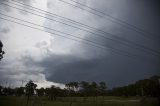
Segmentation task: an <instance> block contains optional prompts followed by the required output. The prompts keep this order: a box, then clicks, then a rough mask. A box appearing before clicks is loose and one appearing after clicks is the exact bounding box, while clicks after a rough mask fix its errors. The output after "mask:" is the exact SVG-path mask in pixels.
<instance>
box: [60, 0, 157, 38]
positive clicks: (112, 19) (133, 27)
mask: <svg viewBox="0 0 160 106" xmlns="http://www.w3.org/2000/svg"><path fill="white" fill-rule="evenodd" d="M58 1H61V2H63V3H65V4H68V5H71V6H73V7H76V8H79V9H81V10H84V11H86V12H89V13H91V14H93V15H96V16H99V17H101V18H104V19H106V20H109V21H111V22H113V23H116V24H119V25H121V26H124V27H126V28H128V29H130V30H134V31H135V32H137V33H139V34H141V35H142V36H143V37H146V38H149V39H152V40H155V39H154V38H153V37H151V36H150V35H151V34H152V33H150V32H147V31H145V30H143V29H140V28H138V27H137V26H135V25H132V24H129V23H127V22H126V21H123V20H121V19H119V18H116V17H113V16H111V15H109V14H105V13H103V12H100V11H99V10H96V9H94V8H92V7H89V6H86V5H84V4H82V3H79V2H76V1H74V0H71V1H72V2H75V3H77V4H79V5H81V6H84V7H87V8H89V9H91V10H93V11H94V12H93V11H89V10H87V9H85V8H82V7H79V6H77V5H74V4H72V3H70V2H67V1H64V0H58ZM96 12H98V13H100V14H101V15H100V14H97V13H96ZM106 16H107V17H109V18H106ZM148 33H149V34H148ZM152 35H153V34H152Z"/></svg>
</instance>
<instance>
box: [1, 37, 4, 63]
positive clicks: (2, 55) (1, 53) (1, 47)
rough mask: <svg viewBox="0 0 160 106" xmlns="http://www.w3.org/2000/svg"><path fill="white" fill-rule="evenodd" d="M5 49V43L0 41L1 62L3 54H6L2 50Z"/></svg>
mask: <svg viewBox="0 0 160 106" xmlns="http://www.w3.org/2000/svg"><path fill="white" fill-rule="evenodd" d="M2 47H3V43H2V42H1V40H0V60H1V59H2V58H3V54H5V52H4V51H3V50H2Z"/></svg>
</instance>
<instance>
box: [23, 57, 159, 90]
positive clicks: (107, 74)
mask: <svg viewBox="0 0 160 106" xmlns="http://www.w3.org/2000/svg"><path fill="white" fill-rule="evenodd" d="M122 61H123V62H122ZM126 61H127V62H126ZM25 64H30V65H33V66H37V67H43V68H44V72H42V73H44V74H45V75H46V78H47V80H49V81H53V82H58V83H67V82H69V81H96V82H99V81H106V82H107V84H108V86H109V87H114V86H122V85H126V84H129V83H132V82H134V81H136V80H139V79H142V78H146V77H149V76H151V75H157V74H160V73H159V71H158V70H159V69H160V68H159V66H158V65H155V64H150V63H148V62H142V61H138V60H132V59H127V58H125V57H119V56H116V55H113V56H110V57H108V56H105V57H101V58H92V59H82V58H78V57H76V56H70V55H51V56H49V57H48V58H45V59H43V60H42V61H40V62H36V61H26V62H25ZM135 67H136V68H135Z"/></svg>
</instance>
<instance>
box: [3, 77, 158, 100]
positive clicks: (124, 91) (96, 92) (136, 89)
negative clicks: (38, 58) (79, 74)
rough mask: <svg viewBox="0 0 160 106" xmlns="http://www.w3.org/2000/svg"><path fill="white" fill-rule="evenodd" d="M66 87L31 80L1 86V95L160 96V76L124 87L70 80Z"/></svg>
mask: <svg viewBox="0 0 160 106" xmlns="http://www.w3.org/2000/svg"><path fill="white" fill-rule="evenodd" d="M65 86H66V87H65V88H64V89H61V88H59V87H56V86H54V85H53V86H51V87H49V88H40V89H37V85H36V84H35V83H34V82H33V81H29V82H28V83H27V84H26V85H25V87H17V88H10V87H7V88H6V87H3V86H0V95H1V96H27V97H28V99H29V97H30V96H33V95H34V96H38V97H41V96H46V97H48V99H50V100H56V99H57V97H75V96H78V97H80V96H83V97H89V96H92V97H97V96H103V97H104V96H149V97H160V77H159V76H153V77H151V78H149V79H144V80H139V81H137V82H136V83H135V84H130V85H128V86H124V87H117V88H113V89H111V90H107V86H106V83H105V82H100V83H96V82H91V83H89V82H86V81H82V82H69V83H67V84H66V85H65Z"/></svg>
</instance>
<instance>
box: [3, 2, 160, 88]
mask: <svg viewBox="0 0 160 106" xmlns="http://www.w3.org/2000/svg"><path fill="white" fill-rule="evenodd" d="M15 1H18V2H20V3H22V4H19V3H17V2H15ZM15 1H14V0H8V2H7V1H6V0H0V2H1V4H0V18H3V19H8V20H12V21H16V22H19V23H21V24H25V25H28V26H32V27H36V28H38V29H40V30H36V29H33V28H29V27H26V26H23V25H19V24H16V23H13V22H8V21H6V20H2V19H0V40H1V41H2V42H3V44H4V47H3V50H4V51H5V52H6V54H5V55H4V58H3V59H2V61H0V84H2V85H4V86H11V87H16V86H24V85H25V83H27V81H29V80H33V81H34V82H35V83H36V84H38V87H49V86H51V85H56V86H60V87H64V84H65V83H68V82H70V81H79V82H80V81H89V82H92V81H95V82H100V81H105V82H106V84H107V86H108V87H109V88H112V87H117V86H124V85H127V84H130V83H134V82H135V81H137V80H140V79H144V78H148V77H151V76H153V75H160V71H159V70H160V47H159V45H160V36H159V35H158V34H159V33H160V30H159V28H160V20H159V19H160V14H159V10H160V6H159V5H160V3H159V1H158V0H154V1H153V0H119V1H118V0H74V1H76V2H79V3H82V4H84V5H87V6H89V7H92V8H94V9H96V10H99V11H101V12H103V13H105V14H106V15H105V16H104V15H103V14H101V13H98V12H96V11H93V10H91V9H89V8H86V7H84V6H82V5H80V4H77V3H75V2H73V1H72V0H63V1H65V2H68V3H72V4H73V5H75V6H77V7H80V8H81V9H79V8H77V7H74V6H71V5H69V4H67V3H65V2H62V1H61V0H15ZM18 5H19V6H18ZM26 5H29V6H32V7H36V8H39V9H42V10H44V11H46V12H44V11H39V12H37V11H33V10H31V9H32V8H30V7H29V6H26ZM13 7H16V8H19V9H16V8H13ZM25 7H26V8H25ZM86 10H87V11H86ZM27 11H29V12H32V14H31V13H29V12H27ZM49 13H52V16H51V14H49ZM2 14H3V15H2ZM4 14H5V15H8V16H11V17H15V18H18V19H21V20H25V21H28V22H31V23H34V24H38V25H39V26H36V25H33V24H29V23H25V22H22V21H20V20H16V19H13V18H11V17H7V16H4ZM35 14H36V15H35ZM55 14H56V16H55ZM53 15H54V16H53ZM101 15H102V16H103V17H102V16H101ZM57 16H61V17H65V18H67V19H70V20H74V21H76V22H79V23H82V24H85V25H88V26H91V27H93V28H94V30H93V29H91V28H90V29H88V28H86V27H83V26H82V25H81V26H80V25H74V24H73V23H70V21H67V20H66V19H64V18H59V17H57ZM108 16H109V17H108ZM113 17H114V18H113ZM55 20H56V21H55ZM120 20H122V21H123V22H122V21H120ZM57 21H58V22H57ZM59 22H60V23H59ZM124 22H127V23H129V25H126V24H125V23H124ZM62 23H65V24H62ZM68 25H69V26H68ZM131 25H134V26H136V27H137V28H140V29H142V30H143V31H139V30H138V31H137V29H135V28H133V26H131ZM41 26H42V27H41ZM72 26H75V27H72ZM77 27H78V28H77ZM95 29H96V30H95ZM55 30H58V31H61V32H63V34H62V33H60V32H56V31H55ZM98 30H99V31H98ZM102 31H103V32H102ZM48 32H49V33H48ZM104 32H105V33H104ZM64 33H65V34H64ZM66 33H67V34H66ZM108 33H110V34H108ZM57 34H58V35H57ZM59 35H63V36H64V37H62V36H59ZM70 35H73V36H75V37H77V38H74V37H73V36H72V37H71V36H70ZM65 37H69V39H67V38H65ZM78 37H80V38H81V39H78ZM117 38H118V39H123V40H125V41H129V42H133V43H132V44H130V45H131V46H126V44H125V45H124V43H120V42H115V41H113V40H110V39H117ZM71 39H74V40H71ZM82 39H86V40H88V41H92V42H94V45H95V43H97V44H100V45H103V47H95V46H92V45H90V44H91V43H90V42H88V41H84V40H82ZM77 40H78V42H77ZM86 43H87V44H86ZM88 43H90V44H88ZM135 44H136V45H135ZM137 45H138V46H137ZM139 45H140V46H139ZM104 46H105V47H104ZM112 48H114V49H112ZM137 48H138V49H137ZM144 48H147V50H146V49H144ZM117 49H118V51H117ZM120 51H122V52H120ZM126 52H127V54H128V53H129V54H131V55H129V56H126ZM135 55H136V56H135Z"/></svg>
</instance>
